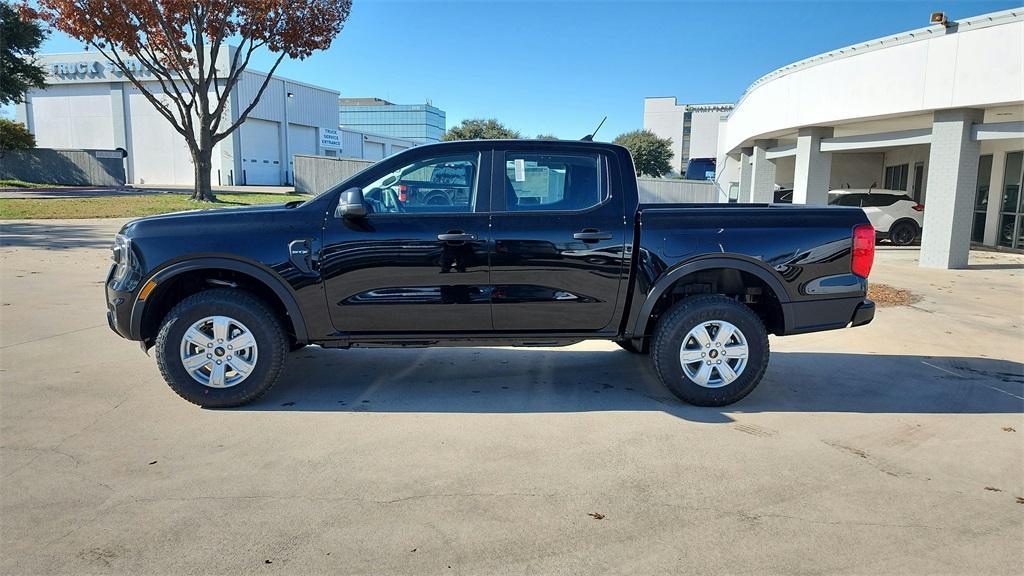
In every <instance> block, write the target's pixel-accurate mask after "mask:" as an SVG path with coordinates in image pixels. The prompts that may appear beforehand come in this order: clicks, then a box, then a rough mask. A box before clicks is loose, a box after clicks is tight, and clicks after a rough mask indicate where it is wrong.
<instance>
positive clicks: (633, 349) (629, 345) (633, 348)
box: [615, 340, 650, 354]
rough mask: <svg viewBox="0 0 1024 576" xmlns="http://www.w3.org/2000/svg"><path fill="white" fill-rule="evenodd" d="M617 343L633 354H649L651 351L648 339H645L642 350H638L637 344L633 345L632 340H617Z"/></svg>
mask: <svg viewBox="0 0 1024 576" xmlns="http://www.w3.org/2000/svg"><path fill="white" fill-rule="evenodd" d="M615 343H616V344H618V345H619V348H622V349H623V350H625V351H626V352H632V353H633V354H647V353H648V352H650V346H648V345H647V341H644V347H643V349H641V350H637V348H636V346H633V341H632V340H616V341H615Z"/></svg>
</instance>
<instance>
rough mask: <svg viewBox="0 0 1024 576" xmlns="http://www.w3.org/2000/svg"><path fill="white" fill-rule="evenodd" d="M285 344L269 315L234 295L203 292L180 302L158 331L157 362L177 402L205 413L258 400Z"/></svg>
mask: <svg viewBox="0 0 1024 576" xmlns="http://www.w3.org/2000/svg"><path fill="white" fill-rule="evenodd" d="M287 353H288V339H287V338H286V336H285V332H284V329H283V328H282V327H281V322H280V321H279V320H278V318H277V315H276V314H274V311H273V310H272V309H271V308H270V307H269V306H268V305H267V304H266V303H265V302H263V301H262V300H260V299H259V298H257V297H256V296H254V295H252V294H250V293H248V292H244V291H241V290H235V289H219V288H218V289H215V290H206V291H204V292H199V293H198V294H193V295H191V296H189V297H187V298H185V299H184V300H182V301H181V302H179V303H178V304H177V305H176V306H175V307H174V308H173V309H171V311H170V312H168V313H167V316H166V317H165V318H164V320H163V323H162V324H161V326H160V332H159V334H158V335H157V338H156V361H157V365H158V366H159V367H160V372H161V373H162V374H163V377H164V380H166V381H167V384H168V385H169V386H170V387H171V389H173V390H174V391H175V392H176V393H177V394H178V395H179V396H181V397H182V398H184V399H185V400H188V401H189V402H191V403H193V404H198V405H200V406H203V407H208V408H223V407H228V406H239V405H242V404H246V403H248V402H252V401H253V400H255V399H257V398H259V397H260V396H262V395H263V394H264V393H266V391H267V390H269V389H270V387H271V386H273V385H274V382H275V381H276V380H277V376H278V374H279V373H280V371H281V366H282V364H283V363H284V358H285V356H286V355H287Z"/></svg>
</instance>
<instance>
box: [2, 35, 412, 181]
mask: <svg viewBox="0 0 1024 576" xmlns="http://www.w3.org/2000/svg"><path fill="white" fill-rule="evenodd" d="M233 50H234V49H233V48H232V51H231V53H233ZM229 58H230V53H222V54H221V58H220V63H219V68H220V69H223V70H227V69H228V68H229V67H230V64H229ZM39 60H40V61H41V63H42V64H43V65H44V66H45V67H46V69H47V70H48V71H49V79H48V81H47V86H46V89H45V90H32V91H31V92H29V93H28V95H27V96H26V102H25V103H24V104H19V105H18V106H17V111H16V114H17V119H18V121H20V122H23V123H25V125H26V126H27V127H28V129H29V130H30V131H31V132H32V133H33V134H35V137H36V143H37V145H38V146H39V147H41V148H94V149H116V148H123V149H125V150H127V152H128V157H127V160H126V167H127V178H128V182H130V183H133V184H136V185H162V184H171V185H175V184H176V185H182V184H184V185H191V184H192V183H193V182H194V169H193V164H192V158H191V155H190V153H189V150H188V147H187V145H186V144H185V140H184V138H182V137H181V135H179V134H178V133H177V132H175V131H174V128H173V127H172V126H171V124H170V123H169V122H168V121H167V120H166V119H165V118H163V117H162V116H161V115H160V114H159V113H158V112H157V110H156V108H155V107H154V106H153V105H152V104H150V102H149V101H148V100H147V99H146V97H145V96H144V95H143V94H142V92H141V91H140V90H139V89H138V88H136V87H135V86H134V85H132V84H131V82H129V81H128V79H127V77H125V76H124V75H123V74H122V73H121V72H120V71H119V70H117V69H116V68H114V67H113V66H112V65H111V64H110V63H108V62H107V61H106V60H105V59H103V57H102V56H100V55H98V54H95V53H91V52H83V53H75V54H50V55H45V56H40V58H39ZM136 74H137V75H138V76H139V77H140V78H145V77H147V73H146V71H145V70H144V69H142V67H141V66H139V67H138V71H137V72H136ZM265 78H266V74H265V73H263V72H258V71H254V70H246V71H244V72H243V73H242V76H241V79H240V80H239V83H238V85H237V87H236V88H235V90H234V91H233V92H232V94H231V100H230V103H229V106H228V110H227V118H225V122H224V125H229V124H228V123H227V119H228V118H230V119H231V121H232V122H233V121H234V120H236V119H237V118H238V115H239V113H240V111H241V110H243V109H244V108H245V107H246V106H248V104H249V103H251V102H252V99H253V98H254V97H255V95H256V93H257V92H258V90H259V87H260V85H261V84H262V82H263V80H264V79H265ZM146 86H147V88H148V89H149V90H151V91H152V92H154V93H160V92H161V91H160V88H159V83H158V82H157V81H156V80H155V79H154V80H150V81H149V82H147V83H146ZM412 145H413V143H412V142H407V141H403V140H399V139H395V138H388V137H384V136H375V135H369V134H352V133H348V132H344V131H340V130H339V129H338V92H337V91H336V90H331V89H329V88H323V87H320V86H313V85H311V84H305V83H302V82H296V81H293V80H288V79H285V78H280V77H278V76H276V75H275V76H274V78H272V79H271V81H270V84H269V85H268V86H267V89H266V91H265V92H264V93H263V97H262V98H261V99H260V101H259V103H258V104H257V105H256V107H255V108H253V110H252V112H250V113H249V117H248V119H247V120H246V121H245V122H244V123H243V124H242V125H241V126H240V128H239V129H238V130H237V131H235V132H234V133H233V134H231V135H230V136H228V137H227V138H226V139H224V140H222V141H221V142H219V143H218V144H217V145H216V146H215V147H214V151H213V169H212V171H211V180H212V182H213V183H214V185H245V184H252V185H255V184H262V185H280V184H287V183H290V182H292V177H293V173H292V162H291V158H292V156H293V155H294V154H314V155H315V154H320V155H329V156H350V155H352V156H354V157H357V158H364V157H365V158H371V159H379V158H383V157H385V156H386V155H389V154H391V153H392V152H394V151H398V150H401V149H404V148H406V147H409V146H412Z"/></svg>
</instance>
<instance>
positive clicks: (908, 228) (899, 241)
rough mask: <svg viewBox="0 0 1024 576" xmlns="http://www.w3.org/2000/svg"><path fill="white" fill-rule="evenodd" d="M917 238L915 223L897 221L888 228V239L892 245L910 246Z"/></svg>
mask: <svg viewBox="0 0 1024 576" xmlns="http://www.w3.org/2000/svg"><path fill="white" fill-rule="evenodd" d="M914 240H917V224H914V223H913V222H897V223H896V224H894V225H893V226H892V228H890V229H889V241H890V242H892V243H893V245H894V246H910V245H911V244H913V243H914Z"/></svg>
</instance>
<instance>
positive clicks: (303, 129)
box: [288, 124, 319, 178]
mask: <svg viewBox="0 0 1024 576" xmlns="http://www.w3.org/2000/svg"><path fill="white" fill-rule="evenodd" d="M317 144H319V141H318V140H317V137H316V128H313V127H312V126H298V125H296V124H291V125H289V126H288V148H289V149H291V154H292V156H295V155H296V154H306V155H310V156H316V149H317ZM288 170H290V173H289V178H294V177H295V160H294V159H293V158H289V159H288Z"/></svg>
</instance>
